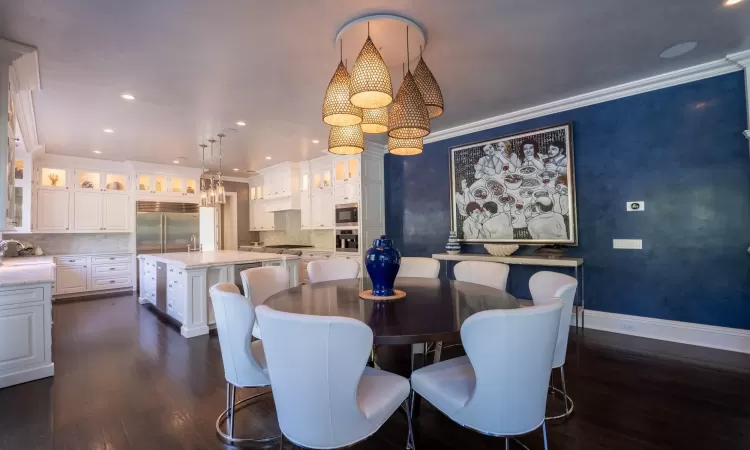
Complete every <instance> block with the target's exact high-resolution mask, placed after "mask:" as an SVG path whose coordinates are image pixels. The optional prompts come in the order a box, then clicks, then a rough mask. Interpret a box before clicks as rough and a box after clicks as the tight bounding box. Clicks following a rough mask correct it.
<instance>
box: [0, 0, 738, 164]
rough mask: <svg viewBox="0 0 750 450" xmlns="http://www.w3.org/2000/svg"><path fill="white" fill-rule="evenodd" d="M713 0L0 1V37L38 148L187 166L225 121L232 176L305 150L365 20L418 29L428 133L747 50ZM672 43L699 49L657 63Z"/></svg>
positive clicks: (321, 130)
mask: <svg viewBox="0 0 750 450" xmlns="http://www.w3.org/2000/svg"><path fill="white" fill-rule="evenodd" d="M722 3H723V0H679V1H678V0H674V1H654V0H631V1H614V0H566V1H549V0H503V1H499V0H466V1H454V0H412V1H409V2H404V1H395V0H393V1H351V0H328V1H307V0H298V1H293V0H275V1H262V0H257V1H250V0H211V1H206V0H128V1H122V0H23V1H20V0H0V4H2V6H1V8H2V9H0V30H1V31H0V33H2V34H3V36H4V37H6V38H8V39H12V40H15V41H19V42H23V43H26V44H30V45H34V46H36V47H38V49H39V61H40V72H41V80H42V90H41V91H40V92H37V93H35V95H34V100H35V107H36V115H37V124H38V128H39V138H40V142H41V143H42V144H44V145H46V147H47V151H48V152H51V153H61V154H69V155H77V156H86V157H99V158H106V159H118V160H125V159H135V160H141V161H148V162H157V163H171V161H172V160H173V159H175V158H177V157H185V158H187V160H186V162H185V164H186V165H192V166H200V152H199V148H198V147H197V144H198V143H199V142H200V141H201V140H203V139H205V138H207V137H208V136H210V135H212V134H215V133H217V132H218V131H219V130H221V129H222V128H225V127H233V128H236V129H237V130H238V132H236V133H230V135H229V137H228V138H227V145H226V146H225V158H224V162H225V167H229V168H233V167H237V168H240V169H242V170H245V169H259V168H262V167H264V166H268V165H271V164H274V163H277V162H280V161H284V160H303V159H308V158H311V157H315V156H319V155H320V151H321V150H323V149H324V148H325V143H326V141H327V137H328V130H327V126H326V125H325V124H323V122H322V120H321V117H320V110H321V103H322V100H323V93H324V91H325V88H326V85H327V83H328V81H329V79H330V77H331V75H332V74H333V71H334V69H335V67H336V64H337V62H338V52H337V51H336V49H335V47H334V44H333V39H334V37H335V35H336V33H337V32H338V31H339V29H340V28H341V27H342V26H343V25H344V24H346V23H347V22H348V21H350V20H352V19H354V18H357V17H360V16H362V15H364V14H367V13H382V12H389V13H394V14H399V15H404V16H406V17H409V18H411V19H412V20H414V21H415V22H417V23H419V24H420V25H422V27H423V28H424V30H425V32H426V34H427V39H428V47H427V49H426V51H425V59H426V60H427V62H428V64H429V65H430V67H431V69H432V71H433V73H434V74H435V76H436V78H437V79H438V82H439V83H440V85H441V87H442V90H443V95H444V97H445V104H446V112H445V114H444V115H443V116H442V117H440V118H438V119H436V120H435V121H434V122H433V125H432V126H433V131H437V130H441V129H445V128H449V127H453V126H456V125H460V124H464V123H467V122H471V121H475V120H479V119H483V118H487V117H490V116H494V115H498V114H502V113H507V112H511V111H514V110H517V109H521V108H524V107H529V106H534V105H538V104H542V103H546V102H549V101H553V100H558V99H561V98H565V97H569V96H571V95H576V94H580V93H584V92H588V91H592V90H595V89H599V88H603V87H608V86H612V85H615V84H619V83H623V82H627V81H632V80H636V79H640V78H644V77H647V76H651V75H656V74H659V73H664V72H668V71H672V70H676V69H680V68H684V67H688V66H692V65H695V64H698V63H703V62H707V61H712V60H716V59H720V58H722V57H724V56H725V55H726V54H728V53H731V52H735V51H738V50H743V49H745V48H748V47H750V39H748V38H750V26H749V25H750V1H746V2H744V3H743V4H740V5H736V6H734V7H731V8H730V7H723V6H722ZM682 41H697V42H698V47H697V48H696V49H695V50H694V51H693V52H691V53H689V54H687V55H685V56H682V57H679V58H675V59H671V60H665V59H660V58H659V53H661V52H662V50H664V49H665V48H667V47H669V46H671V45H673V44H676V43H679V42H682ZM376 44H377V41H376ZM360 45H361V44H359V43H358V44H356V45H355V44H354V43H352V44H351V46H350V47H349V48H350V50H351V53H352V54H351V55H349V58H353V57H354V54H356V52H357V51H358V47H359V46H360ZM353 47H357V48H353ZM345 57H346V55H345ZM350 61H351V59H350ZM391 73H392V75H393V78H394V82H395V79H396V78H400V70H393V71H392V72H391ZM395 84H396V85H398V83H397V82H395ZM124 92H128V93H132V94H133V95H135V96H136V100H135V101H133V102H127V101H125V100H122V99H121V98H120V94H121V93H124ZM237 120H244V121H246V122H247V126H246V127H238V126H236V125H235V122H236V121H237ZM104 128H112V129H114V130H115V133H112V134H107V133H104V132H102V130H103V129H104ZM313 139H318V140H320V144H317V145H315V144H312V142H311V141H312V140H313ZM383 142H384V141H383ZM93 150H100V151H102V153H101V154H100V155H94V154H93V153H92V151H93ZM266 156H271V157H272V159H271V160H267V159H265V158H266Z"/></svg>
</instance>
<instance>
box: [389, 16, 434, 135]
mask: <svg viewBox="0 0 750 450" xmlns="http://www.w3.org/2000/svg"><path fill="white" fill-rule="evenodd" d="M406 64H407V67H406V74H405V75H404V81H403V82H402V83H401V87H400V88H399V89H398V94H396V100H394V102H393V106H391V111H390V115H389V116H388V136H390V137H393V138H398V139H415V138H422V137H425V136H427V135H428V134H430V115H429V113H428V112H427V106H426V105H425V104H424V100H423V99H422V94H420V92H419V88H418V87H417V83H416V81H414V76H413V75H412V74H411V69H409V66H408V64H409V28H408V27H407V28H406Z"/></svg>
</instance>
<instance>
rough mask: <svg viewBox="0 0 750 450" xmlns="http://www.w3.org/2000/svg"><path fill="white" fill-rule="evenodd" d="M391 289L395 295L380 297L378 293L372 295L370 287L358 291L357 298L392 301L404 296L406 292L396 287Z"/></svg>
mask: <svg viewBox="0 0 750 450" xmlns="http://www.w3.org/2000/svg"><path fill="white" fill-rule="evenodd" d="M393 291H394V292H395V293H396V294H395V295H389V296H387V297H381V296H378V295H372V289H368V290H366V291H362V292H360V293H359V298H361V299H363V300H372V301H374V302H393V301H396V300H401V299H402V298H404V297H406V292H404V291H399V290H398V289H394V290H393Z"/></svg>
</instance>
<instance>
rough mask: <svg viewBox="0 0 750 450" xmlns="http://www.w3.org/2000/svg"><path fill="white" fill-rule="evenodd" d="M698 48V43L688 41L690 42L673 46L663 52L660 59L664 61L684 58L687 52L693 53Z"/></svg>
mask: <svg viewBox="0 0 750 450" xmlns="http://www.w3.org/2000/svg"><path fill="white" fill-rule="evenodd" d="M697 46H698V43H697V42H695V41H688V42H682V43H680V44H677V45H673V46H671V47H669V48H668V49H666V50H664V51H663V52H661V54H660V55H659V57H661V58H664V59H671V58H676V57H678V56H682V55H684V54H685V53H687V52H690V51H692V50H693V49H694V48H695V47H697Z"/></svg>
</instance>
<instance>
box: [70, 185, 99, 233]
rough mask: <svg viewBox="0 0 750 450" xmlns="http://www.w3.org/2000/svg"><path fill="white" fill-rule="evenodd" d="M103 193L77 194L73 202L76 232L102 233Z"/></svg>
mask: <svg viewBox="0 0 750 450" xmlns="http://www.w3.org/2000/svg"><path fill="white" fill-rule="evenodd" d="M102 197H103V194H102V193H101V192H75V193H74V200H73V227H74V229H75V230H76V231H101V229H102Z"/></svg>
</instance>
